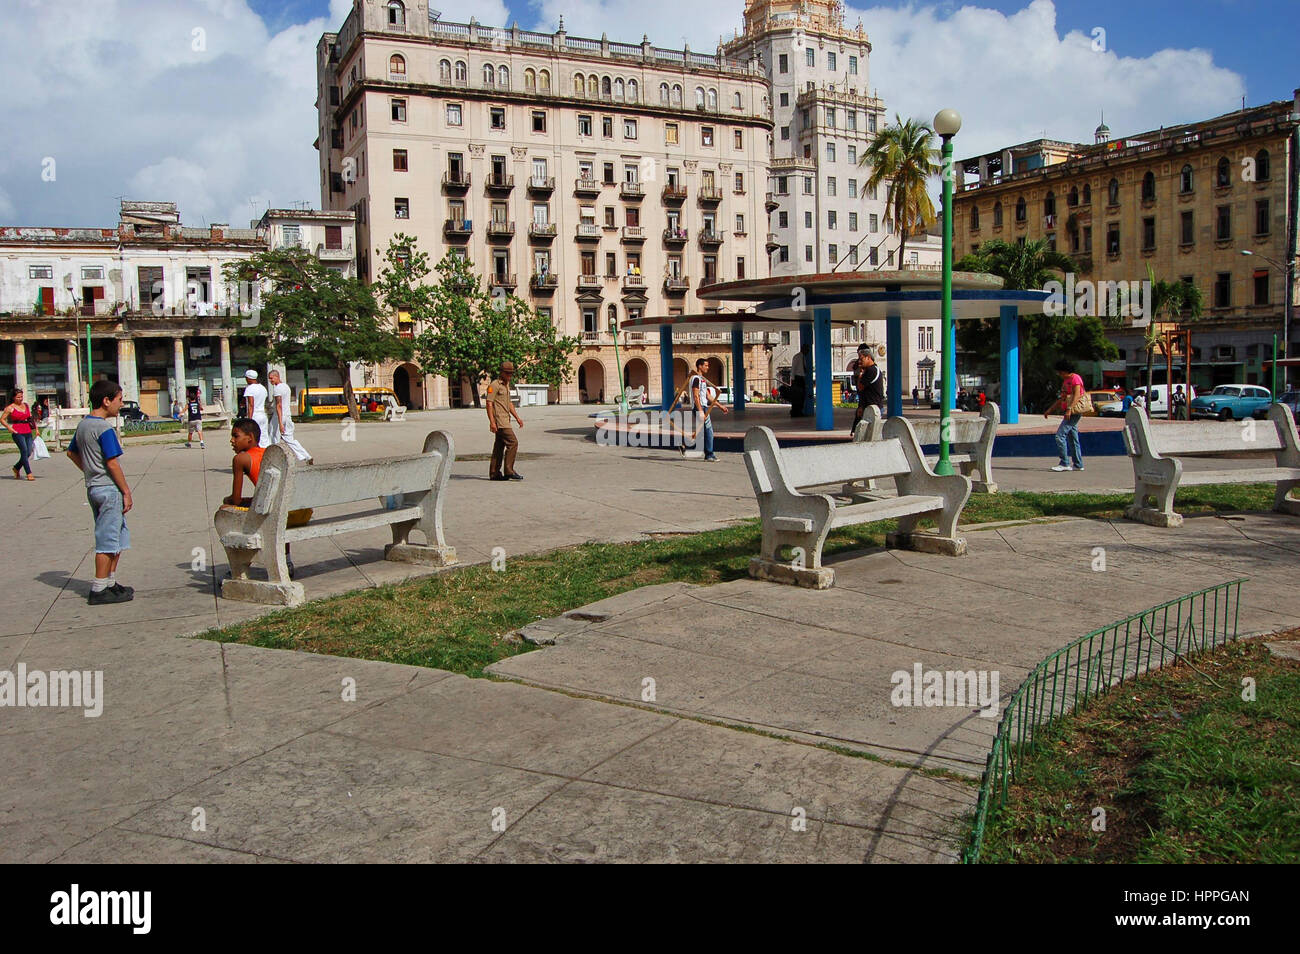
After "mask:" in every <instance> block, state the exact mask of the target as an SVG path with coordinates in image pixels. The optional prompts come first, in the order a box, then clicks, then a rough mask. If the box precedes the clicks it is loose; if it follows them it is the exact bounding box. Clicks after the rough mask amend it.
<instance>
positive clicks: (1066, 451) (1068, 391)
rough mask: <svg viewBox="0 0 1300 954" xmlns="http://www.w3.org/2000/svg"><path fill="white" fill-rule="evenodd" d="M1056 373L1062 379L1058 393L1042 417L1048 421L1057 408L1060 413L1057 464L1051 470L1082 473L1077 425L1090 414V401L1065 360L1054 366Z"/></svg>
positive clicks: (1079, 380) (1081, 457) (1057, 431)
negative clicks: (1058, 458) (1047, 418)
mask: <svg viewBox="0 0 1300 954" xmlns="http://www.w3.org/2000/svg"><path fill="white" fill-rule="evenodd" d="M1056 373H1057V374H1059V375H1060V376H1061V393H1060V395H1059V396H1058V397H1057V399H1056V400H1055V401H1054V402H1052V406H1051V407H1049V408H1048V409H1047V411H1046V412H1045V413H1044V414H1043V417H1049V416H1050V415H1051V413H1052V412H1053V411H1054V410H1056V409H1057V408H1058V407H1059V408H1060V409H1061V426H1060V427H1058V428H1057V429H1056V450H1057V452H1058V454H1059V455H1060V460H1059V461H1058V462H1057V464H1056V466H1055V467H1053V468H1052V470H1055V471H1063V470H1083V447H1082V446H1081V445H1080V443H1079V421H1080V419H1082V417H1083V415H1084V414H1086V413H1088V412H1089V411H1091V410H1092V401H1091V400H1089V398H1088V392H1087V391H1085V390H1084V389H1083V378H1081V377H1079V375H1077V374H1075V373H1074V367H1073V365H1071V364H1070V362H1068V361H1066V360H1064V359H1062V360H1060V361H1058V362H1056ZM1071 460H1073V461H1074V466H1073V467H1071V466H1070V461H1071Z"/></svg>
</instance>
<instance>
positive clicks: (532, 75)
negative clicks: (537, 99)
mask: <svg viewBox="0 0 1300 954" xmlns="http://www.w3.org/2000/svg"><path fill="white" fill-rule="evenodd" d="M524 89H525V90H527V91H528V92H530V93H535V92H537V73H536V71H535V70H531V69H527V70H524Z"/></svg>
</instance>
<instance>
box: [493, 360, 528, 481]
mask: <svg viewBox="0 0 1300 954" xmlns="http://www.w3.org/2000/svg"><path fill="white" fill-rule="evenodd" d="M514 376H515V365H514V362H513V361H502V362H501V374H500V376H499V377H498V378H497V379H496V380H495V381H493V382H492V383H491V384H489V385H488V389H487V415H488V428H489V429H490V430H491V431H492V433H493V434H495V435H496V441H495V442H494V443H493V444H492V462H491V464H490V465H489V468H488V479H489V480H523V479H524V477H523V475H522V474H520V473H519V472H518V471H516V470H515V455H516V454H518V453H519V438H518V437H516V436H515V431H514V428H513V427H511V425H510V418H511V417H513V418H514V419H515V420H516V421H518V422H519V426H520V427H523V426H524V419H523V418H521V417H520V416H519V412H518V411H517V410H515V406H514V404H513V402H511V400H510V381H511V379H513V378H514Z"/></svg>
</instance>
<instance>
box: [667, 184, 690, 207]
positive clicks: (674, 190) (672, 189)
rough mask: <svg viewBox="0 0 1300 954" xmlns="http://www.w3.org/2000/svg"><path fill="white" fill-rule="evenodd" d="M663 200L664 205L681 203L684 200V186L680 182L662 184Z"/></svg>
mask: <svg viewBox="0 0 1300 954" xmlns="http://www.w3.org/2000/svg"><path fill="white" fill-rule="evenodd" d="M663 200H664V204H665V205H681V204H682V203H683V202H685V201H686V186H684V185H681V184H680V183H669V184H668V185H666V186H664V191H663Z"/></svg>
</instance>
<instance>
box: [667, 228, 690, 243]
mask: <svg viewBox="0 0 1300 954" xmlns="http://www.w3.org/2000/svg"><path fill="white" fill-rule="evenodd" d="M690 237H691V233H690V230H689V229H674V228H666V229H664V244H665V245H667V246H669V247H671V248H681V247H682V246H683V245H685V244H686V242H687V240H688V239H690Z"/></svg>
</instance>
